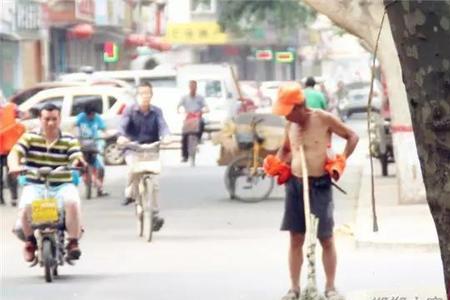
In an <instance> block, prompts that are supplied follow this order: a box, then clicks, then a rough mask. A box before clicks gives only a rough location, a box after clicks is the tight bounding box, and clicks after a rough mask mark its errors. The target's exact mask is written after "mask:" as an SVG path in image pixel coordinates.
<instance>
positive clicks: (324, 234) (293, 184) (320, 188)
mask: <svg viewBox="0 0 450 300" xmlns="http://www.w3.org/2000/svg"><path fill="white" fill-rule="evenodd" d="M309 184H310V186H309V194H310V199H309V200H310V208H311V213H313V214H314V215H315V216H317V218H318V219H319V226H318V230H317V237H318V238H319V239H326V238H330V237H332V236H333V227H334V218H333V210H334V203H333V196H332V191H331V178H330V176H329V175H328V174H327V175H324V176H321V177H310V178H309ZM285 191H286V200H285V210H284V217H283V222H282V224H281V230H287V231H291V232H295V233H303V234H304V233H305V231H306V225H305V213H304V205H303V184H302V179H301V178H298V177H295V176H292V177H291V178H290V179H289V180H288V182H286V184H285Z"/></svg>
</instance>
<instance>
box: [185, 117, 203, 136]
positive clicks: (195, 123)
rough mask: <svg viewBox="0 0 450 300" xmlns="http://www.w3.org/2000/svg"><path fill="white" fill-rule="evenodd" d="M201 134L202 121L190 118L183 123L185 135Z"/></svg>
mask: <svg viewBox="0 0 450 300" xmlns="http://www.w3.org/2000/svg"><path fill="white" fill-rule="evenodd" d="M198 132H200V119H198V118H188V119H186V120H184V123H183V133H198Z"/></svg>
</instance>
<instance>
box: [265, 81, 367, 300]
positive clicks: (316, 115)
mask: <svg viewBox="0 0 450 300" xmlns="http://www.w3.org/2000/svg"><path fill="white" fill-rule="evenodd" d="M273 113H274V114H277V115H281V116H284V117H285V118H286V120H287V121H288V123H287V125H286V133H285V138H284V142H283V145H282V147H281V148H280V150H279V151H278V153H277V156H276V157H275V159H276V160H279V161H281V162H280V163H281V164H283V165H284V166H285V167H286V166H287V168H289V167H288V165H289V164H290V166H291V170H289V171H290V172H292V176H290V177H286V176H284V175H285V174H283V175H281V174H278V175H280V176H279V178H278V182H279V183H282V182H280V178H281V177H282V176H283V177H284V178H285V181H286V202H285V212H284V218H283V222H282V226H281V229H282V230H286V231H289V233H290V248H289V271H290V277H291V288H290V290H289V292H288V293H287V295H286V296H284V297H283V300H296V299H299V297H300V271H301V267H302V263H303V251H302V247H303V243H304V239H305V229H306V228H305V227H306V226H305V216H304V207H303V191H302V179H301V177H302V166H301V161H300V154H299V153H300V152H299V151H300V146H301V145H302V144H303V148H304V152H305V159H306V165H307V170H308V176H309V178H310V198H311V199H310V201H311V205H310V207H311V212H312V213H314V214H315V215H316V216H317V217H318V218H319V226H318V232H317V237H318V239H319V240H320V243H321V245H322V249H323V255H322V262H323V266H324V270H325V275H326V284H325V296H326V298H327V299H343V298H342V296H340V295H339V294H338V293H337V291H336V288H335V285H334V280H335V274H336V248H335V243H334V238H333V226H334V219H333V207H334V205H333V200H332V192H331V177H332V178H333V179H334V180H338V179H339V177H340V175H341V173H342V171H343V168H344V166H345V160H346V158H347V157H349V156H350V155H351V154H352V152H353V150H354V149H355V147H356V144H357V143H358V139H359V138H358V136H357V135H356V133H355V132H354V131H353V130H351V129H350V128H349V127H347V126H346V125H345V124H344V123H342V122H341V121H339V120H338V119H337V118H336V117H334V116H333V115H332V114H330V113H328V112H326V111H323V110H319V109H311V108H308V107H306V106H305V97H304V95H303V92H302V90H301V87H300V85H299V84H297V83H288V84H286V85H284V86H282V87H280V90H279V92H278V99H277V102H276V103H275V105H274V108H273ZM333 133H334V134H337V135H338V136H340V137H342V138H344V139H346V140H347V143H346V146H345V149H344V152H343V153H342V154H341V155H336V158H335V159H334V160H332V161H331V160H328V159H327V146H328V145H330V144H331V136H332V134H333ZM289 174H290V173H289ZM283 181H284V180H283Z"/></svg>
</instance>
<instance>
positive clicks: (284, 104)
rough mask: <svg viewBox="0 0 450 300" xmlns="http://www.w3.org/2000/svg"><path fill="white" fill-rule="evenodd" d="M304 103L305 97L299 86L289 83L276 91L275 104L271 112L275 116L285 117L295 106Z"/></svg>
mask: <svg viewBox="0 0 450 300" xmlns="http://www.w3.org/2000/svg"><path fill="white" fill-rule="evenodd" d="M304 102H305V96H304V95H303V90H302V88H301V86H300V84H298V83H296V82H289V83H286V84H283V85H282V86H280V88H279V89H278V97H277V102H275V104H274V106H273V109H272V112H273V113H274V114H276V115H280V116H287V115H288V114H289V113H290V112H291V110H292V108H293V107H294V106H295V105H297V104H303V103H304Z"/></svg>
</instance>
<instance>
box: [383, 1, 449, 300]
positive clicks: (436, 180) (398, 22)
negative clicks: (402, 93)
mask: <svg viewBox="0 0 450 300" xmlns="http://www.w3.org/2000/svg"><path fill="white" fill-rule="evenodd" d="M385 4H386V5H388V8H387V10H388V16H389V21H390V24H391V30H392V35H393V37H394V41H395V44H396V46H397V51H398V55H399V57H400V63H401V66H402V71H403V82H404V83H405V86H406V92H407V96H408V104H409V107H410V110H411V117H412V121H413V128H414V134H415V137H416V141H417V150H418V153H419V157H420V164H421V168H422V173H423V176H424V182H425V188H426V191H427V201H428V204H429V207H430V210H431V214H432V216H433V219H434V222H435V224H436V229H437V233H438V235H439V245H440V249H441V257H442V262H443V267H444V278H445V286H446V291H447V297H448V299H449V300H450V117H449V115H450V42H449V41H450V1H449V0H440V1H388V0H385Z"/></svg>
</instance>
